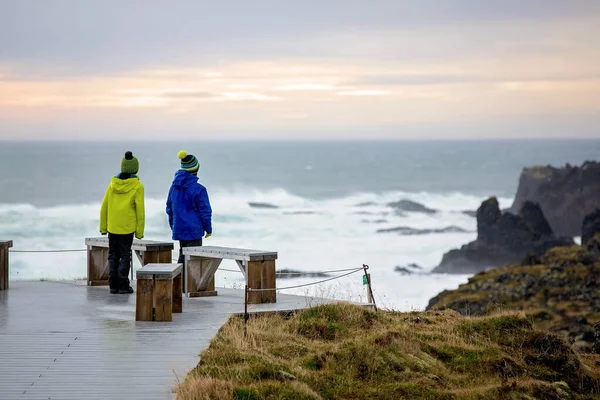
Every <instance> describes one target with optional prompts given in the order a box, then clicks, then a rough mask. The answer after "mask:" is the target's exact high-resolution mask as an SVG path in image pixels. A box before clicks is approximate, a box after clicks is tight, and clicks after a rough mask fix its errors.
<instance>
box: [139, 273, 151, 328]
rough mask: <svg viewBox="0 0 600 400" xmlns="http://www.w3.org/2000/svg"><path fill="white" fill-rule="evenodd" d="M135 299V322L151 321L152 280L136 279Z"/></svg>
mask: <svg viewBox="0 0 600 400" xmlns="http://www.w3.org/2000/svg"><path fill="white" fill-rule="evenodd" d="M135 296H136V299H135V320H136V321H152V311H153V309H154V280H153V279H138V280H137V290H136V295H135Z"/></svg>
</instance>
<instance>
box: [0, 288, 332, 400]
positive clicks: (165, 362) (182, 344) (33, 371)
mask: <svg viewBox="0 0 600 400" xmlns="http://www.w3.org/2000/svg"><path fill="white" fill-rule="evenodd" d="M133 286H134V287H135V285H133ZM218 291H219V296H217V297H205V298H184V300H183V301H184V303H183V313H182V314H174V315H173V322H135V294H133V295H111V294H109V292H108V288H107V287H88V286H86V284H85V281H77V282H11V286H10V289H9V290H6V291H0V399H1V400H19V399H32V400H33V399H36V400H37V399H39V400H41V399H44V400H48V399H55V400H71V399H73V400H81V399H128V400H129V399H145V400H150V399H170V398H173V397H174V395H173V393H172V389H173V388H174V387H175V386H176V384H177V379H179V380H183V379H185V376H186V374H187V373H188V372H189V371H190V370H191V369H193V368H194V367H195V366H196V365H197V364H198V361H199V359H200V358H199V354H200V352H202V351H203V350H204V349H206V348H207V347H208V345H209V343H210V340H211V339H212V338H213V337H214V336H215V335H216V333H217V331H218V330H219V328H220V327H221V326H222V325H223V324H224V323H225V322H226V321H227V319H228V318H229V316H230V315H232V314H238V313H243V310H244V302H243V291H242V290H234V289H223V288H219V289H218ZM325 302H329V301H328V300H324V299H314V298H306V297H303V296H292V295H285V294H278V295H277V303H276V304H258V305H251V306H250V307H249V311H251V312H268V311H287V310H296V309H301V308H306V307H308V306H312V305H316V304H322V303H325Z"/></svg>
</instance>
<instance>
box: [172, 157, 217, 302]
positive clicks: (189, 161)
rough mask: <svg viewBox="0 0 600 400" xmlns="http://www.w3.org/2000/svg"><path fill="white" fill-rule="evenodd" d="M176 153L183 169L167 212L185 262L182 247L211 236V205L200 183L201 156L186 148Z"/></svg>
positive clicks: (195, 243) (199, 242)
mask: <svg viewBox="0 0 600 400" xmlns="http://www.w3.org/2000/svg"><path fill="white" fill-rule="evenodd" d="M177 157H179V159H180V160H181V169H179V170H178V171H177V172H176V173H175V178H174V179H173V183H172V184H171V188H170V189H169V197H168V198H167V215H168V216H169V226H170V227H171V231H172V232H173V240H179V245H180V248H179V260H178V262H179V263H183V262H184V257H183V251H182V250H181V249H182V248H183V247H193V246H202V238H203V237H204V238H205V239H206V238H209V237H210V236H211V234H212V221H211V220H212V209H211V207H210V202H209V200H208V192H207V191H206V188H205V187H204V186H202V185H201V184H200V183H198V170H199V169H200V163H199V162H198V159H197V158H196V157H194V156H193V155H192V154H188V153H187V152H185V151H184V150H181V151H180V152H179V153H178V154H177ZM183 278H184V279H185V277H183ZM183 290H184V291H185V281H184V285H183Z"/></svg>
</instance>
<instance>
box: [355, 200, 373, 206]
mask: <svg viewBox="0 0 600 400" xmlns="http://www.w3.org/2000/svg"><path fill="white" fill-rule="evenodd" d="M374 205H376V203H374V202H372V201H365V202H363V203H358V204H356V205H355V207H371V206H374Z"/></svg>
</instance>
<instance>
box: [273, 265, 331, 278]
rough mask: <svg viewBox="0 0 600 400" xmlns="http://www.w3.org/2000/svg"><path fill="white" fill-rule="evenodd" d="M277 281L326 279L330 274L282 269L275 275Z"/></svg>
mask: <svg viewBox="0 0 600 400" xmlns="http://www.w3.org/2000/svg"><path fill="white" fill-rule="evenodd" d="M275 276H276V277H277V279H292V278H326V277H329V276H330V275H329V274H326V273H323V272H313V271H298V270H296V269H286V268H284V269H280V270H279V271H277V272H276V273H275Z"/></svg>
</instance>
